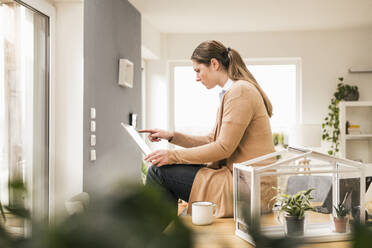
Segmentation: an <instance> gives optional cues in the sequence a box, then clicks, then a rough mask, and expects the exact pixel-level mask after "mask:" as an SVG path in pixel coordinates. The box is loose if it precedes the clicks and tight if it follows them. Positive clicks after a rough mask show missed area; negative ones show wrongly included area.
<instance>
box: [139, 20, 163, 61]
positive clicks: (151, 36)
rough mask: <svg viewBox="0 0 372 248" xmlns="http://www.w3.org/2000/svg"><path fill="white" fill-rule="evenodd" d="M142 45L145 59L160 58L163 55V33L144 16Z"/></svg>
mask: <svg viewBox="0 0 372 248" xmlns="http://www.w3.org/2000/svg"><path fill="white" fill-rule="evenodd" d="M141 43H142V44H141V46H142V51H141V53H142V58H143V59H159V58H160V56H161V35H160V32H159V31H158V30H157V29H156V28H155V27H154V26H152V25H151V23H150V22H149V21H147V20H146V19H145V18H143V16H142V17H141Z"/></svg>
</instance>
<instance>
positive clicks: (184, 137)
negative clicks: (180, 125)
mask: <svg viewBox="0 0 372 248" xmlns="http://www.w3.org/2000/svg"><path fill="white" fill-rule="evenodd" d="M215 129H216V124H215V126H214V128H213V129H212V131H211V132H210V133H209V135H207V136H195V135H188V134H183V133H180V132H176V131H175V132H173V137H172V139H171V141H170V143H172V144H175V145H178V146H182V147H185V148H190V147H196V146H202V145H205V144H208V143H211V142H212V141H213V136H214V132H215Z"/></svg>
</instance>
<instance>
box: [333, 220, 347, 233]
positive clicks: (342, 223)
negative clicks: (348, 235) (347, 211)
mask: <svg viewBox="0 0 372 248" xmlns="http://www.w3.org/2000/svg"><path fill="white" fill-rule="evenodd" d="M348 220H349V219H348V218H347V217H344V218H336V217H333V222H334V223H335V232H338V233H345V232H346V224H347V222H348Z"/></svg>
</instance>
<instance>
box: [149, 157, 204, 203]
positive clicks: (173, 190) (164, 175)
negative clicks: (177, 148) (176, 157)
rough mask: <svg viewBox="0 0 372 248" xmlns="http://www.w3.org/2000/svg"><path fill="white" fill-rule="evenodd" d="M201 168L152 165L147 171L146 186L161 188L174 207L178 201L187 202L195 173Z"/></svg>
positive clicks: (195, 166)
mask: <svg viewBox="0 0 372 248" xmlns="http://www.w3.org/2000/svg"><path fill="white" fill-rule="evenodd" d="M202 167H203V165H198V164H171V165H163V166H161V167H157V166H156V165H152V166H151V167H150V168H149V169H148V171H147V177H146V185H154V186H157V187H160V188H163V189H164V190H165V192H167V193H168V194H169V196H170V198H171V199H172V201H174V203H175V205H176V204H177V202H178V199H182V200H184V201H189V196H190V192H191V187H192V184H193V182H194V179H195V176H196V173H197V172H198V170H199V169H200V168H202Z"/></svg>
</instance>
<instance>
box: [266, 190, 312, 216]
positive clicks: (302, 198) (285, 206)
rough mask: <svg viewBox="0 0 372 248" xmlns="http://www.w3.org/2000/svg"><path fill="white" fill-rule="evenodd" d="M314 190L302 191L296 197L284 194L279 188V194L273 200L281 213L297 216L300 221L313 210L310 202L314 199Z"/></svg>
mask: <svg viewBox="0 0 372 248" xmlns="http://www.w3.org/2000/svg"><path fill="white" fill-rule="evenodd" d="M313 190H314V189H313V188H312V189H308V190H301V191H299V192H297V193H296V194H294V195H289V194H285V193H283V192H282V191H281V190H280V188H277V192H278V194H277V195H276V196H275V197H274V198H273V199H275V200H276V203H277V204H279V209H280V212H286V213H287V215H289V216H295V217H297V218H298V219H299V220H301V219H303V218H304V216H305V212H306V211H308V210H312V209H313V207H312V206H311V204H310V201H311V200H312V199H313V198H312V196H311V191H313Z"/></svg>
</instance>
